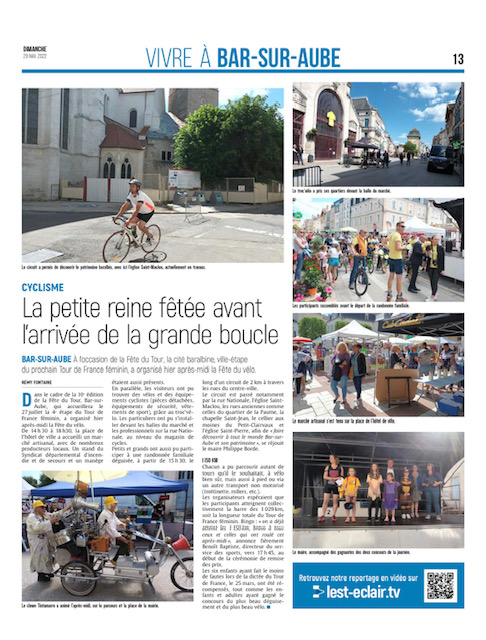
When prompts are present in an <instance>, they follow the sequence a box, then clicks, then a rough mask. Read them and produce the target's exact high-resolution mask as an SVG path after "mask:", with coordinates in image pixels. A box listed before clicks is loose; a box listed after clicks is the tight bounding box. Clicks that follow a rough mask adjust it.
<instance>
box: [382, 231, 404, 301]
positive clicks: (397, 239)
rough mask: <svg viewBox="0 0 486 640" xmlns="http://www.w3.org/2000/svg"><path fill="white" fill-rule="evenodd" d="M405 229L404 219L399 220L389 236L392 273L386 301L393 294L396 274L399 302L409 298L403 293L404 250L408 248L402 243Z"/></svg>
mask: <svg viewBox="0 0 486 640" xmlns="http://www.w3.org/2000/svg"><path fill="white" fill-rule="evenodd" d="M404 229H405V223H404V222H403V221H400V222H397V224H396V227H395V231H393V233H391V234H390V235H389V236H388V238H387V242H388V249H389V252H390V253H389V256H390V257H389V258H388V268H389V270H390V275H389V276H388V290H387V293H386V301H387V302H390V300H391V299H392V296H393V280H394V278H395V275H396V277H397V280H396V282H397V284H396V287H397V298H396V301H397V302H407V299H406V298H404V297H403V295H402V280H403V254H402V251H405V250H406V248H407V247H406V246H405V245H403V244H402V234H403V231H404Z"/></svg>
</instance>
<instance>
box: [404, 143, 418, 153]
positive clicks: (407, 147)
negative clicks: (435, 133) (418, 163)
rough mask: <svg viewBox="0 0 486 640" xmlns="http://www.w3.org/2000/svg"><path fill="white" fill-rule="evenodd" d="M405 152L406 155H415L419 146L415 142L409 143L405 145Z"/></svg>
mask: <svg viewBox="0 0 486 640" xmlns="http://www.w3.org/2000/svg"><path fill="white" fill-rule="evenodd" d="M403 150H404V152H405V153H408V152H409V151H410V153H411V154H412V155H415V154H416V153H417V145H416V144H414V143H413V142H407V143H405V144H404V145H403Z"/></svg>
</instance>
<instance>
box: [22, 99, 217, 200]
mask: <svg viewBox="0 0 486 640" xmlns="http://www.w3.org/2000/svg"><path fill="white" fill-rule="evenodd" d="M178 91H180V93H177V92H178ZM169 92H170V95H174V96H175V98H174V100H175V105H176V108H177V110H178V111H179V112H180V113H182V114H185V117H187V114H188V113H189V112H190V110H191V109H192V110H195V109H197V108H198V107H199V106H201V105H202V104H207V103H208V102H209V103H210V104H216V105H217V104H218V90H217V89H195V90H192V89H182V90H172V89H171V90H169ZM176 98H177V99H176ZM22 107H23V112H22V126H23V128H22V197H23V199H24V200H51V199H56V198H57V197H58V193H59V183H60V180H63V181H67V183H70V184H72V185H80V184H82V182H83V180H84V178H85V177H89V178H98V177H103V175H104V170H106V164H107V163H108V165H109V166H110V167H111V164H113V165H114V166H113V173H114V175H113V177H116V178H120V177H127V173H126V172H127V167H128V165H129V166H130V173H131V176H137V177H142V176H144V175H147V174H148V175H150V176H151V177H152V178H153V179H154V180H155V181H156V180H157V178H158V176H161V175H162V176H167V174H168V170H169V168H170V167H171V166H173V139H174V136H175V134H176V133H177V131H179V128H180V127H181V126H183V125H184V121H183V119H181V118H178V117H177V116H176V115H173V114H170V113H168V112H167V111H166V108H165V90H164V89H32V90H31V89H24V90H23V92H22ZM110 127H111V129H110ZM109 129H110V131H109ZM123 173H125V175H123ZM111 175H112V174H110V173H109V174H108V176H109V177H110V176H111ZM128 177H130V176H128Z"/></svg>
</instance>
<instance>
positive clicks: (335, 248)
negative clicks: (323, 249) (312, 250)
mask: <svg viewBox="0 0 486 640" xmlns="http://www.w3.org/2000/svg"><path fill="white" fill-rule="evenodd" d="M341 255H342V253H341V250H340V248H339V242H337V241H336V242H333V243H332V245H331V246H330V248H329V270H328V276H329V284H330V285H331V287H332V285H333V284H334V283H335V282H336V280H337V279H338V267H339V257H340V256H341Z"/></svg>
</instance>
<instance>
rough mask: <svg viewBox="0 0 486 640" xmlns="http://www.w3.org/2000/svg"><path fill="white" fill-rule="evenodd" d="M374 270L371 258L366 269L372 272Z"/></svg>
mask: <svg viewBox="0 0 486 640" xmlns="http://www.w3.org/2000/svg"><path fill="white" fill-rule="evenodd" d="M374 270H375V265H374V264H373V258H371V259H370V260H368V271H369V272H370V273H373V271H374Z"/></svg>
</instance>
